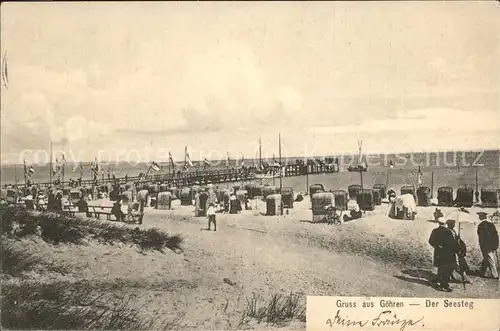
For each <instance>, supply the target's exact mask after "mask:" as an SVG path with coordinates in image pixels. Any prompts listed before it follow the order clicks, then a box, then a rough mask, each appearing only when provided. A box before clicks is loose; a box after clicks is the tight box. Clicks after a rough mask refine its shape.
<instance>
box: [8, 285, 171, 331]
mask: <svg viewBox="0 0 500 331" xmlns="http://www.w3.org/2000/svg"><path fill="white" fill-rule="evenodd" d="M82 285H84V284H72V283H68V282H55V283H51V284H42V283H38V282H32V283H29V282H23V283H22V284H6V285H4V286H2V289H1V294H2V311H1V319H2V326H3V327H4V328H7V329H47V330H152V329H155V330H166V329H174V328H176V327H178V325H175V323H172V321H169V322H166V321H155V320H151V319H145V318H143V317H141V316H140V309H139V308H136V309H133V308H130V307H131V306H132V304H131V303H132V300H133V297H132V296H131V295H130V293H124V294H116V293H112V292H99V291H96V290H95V289H93V290H92V291H89V288H88V287H87V286H82Z"/></svg>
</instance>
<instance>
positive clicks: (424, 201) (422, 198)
mask: <svg viewBox="0 0 500 331" xmlns="http://www.w3.org/2000/svg"><path fill="white" fill-rule="evenodd" d="M417 202H418V205H419V206H424V207H427V206H430V205H431V189H430V188H429V187H427V186H420V187H419V188H418V189H417Z"/></svg>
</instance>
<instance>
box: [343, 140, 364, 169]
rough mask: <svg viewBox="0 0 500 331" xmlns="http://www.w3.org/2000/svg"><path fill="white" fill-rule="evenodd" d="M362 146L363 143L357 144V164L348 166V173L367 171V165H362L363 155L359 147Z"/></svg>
mask: <svg viewBox="0 0 500 331" xmlns="http://www.w3.org/2000/svg"><path fill="white" fill-rule="evenodd" d="M362 145H363V141H359V142H358V148H359V155H358V164H357V165H350V166H349V167H348V168H347V171H349V172H366V171H368V165H367V164H365V163H363V153H362V152H361V146H362Z"/></svg>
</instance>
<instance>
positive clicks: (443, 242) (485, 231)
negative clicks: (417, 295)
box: [429, 212, 499, 292]
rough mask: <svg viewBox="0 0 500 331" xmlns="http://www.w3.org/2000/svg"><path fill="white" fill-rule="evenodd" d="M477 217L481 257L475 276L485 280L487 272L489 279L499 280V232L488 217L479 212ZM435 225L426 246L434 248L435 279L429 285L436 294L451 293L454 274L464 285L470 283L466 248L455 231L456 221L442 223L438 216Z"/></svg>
mask: <svg viewBox="0 0 500 331" xmlns="http://www.w3.org/2000/svg"><path fill="white" fill-rule="evenodd" d="M477 215H478V217H479V220H480V223H479V225H478V227H477V235H478V239H479V247H480V249H481V253H482V255H483V261H482V263H481V267H480V268H479V272H478V274H479V276H481V277H487V272H488V270H489V271H490V277H491V278H493V279H498V269H497V264H498V257H497V250H498V244H499V238H498V231H497V229H496V227H495V224H493V222H492V219H493V218H492V217H490V218H488V214H487V213H485V212H478V213H477ZM492 216H493V215H492ZM438 223H439V226H438V227H437V228H435V229H434V230H432V233H431V235H430V238H429V244H430V245H431V246H432V247H433V248H434V258H433V264H434V266H435V267H437V278H436V279H433V280H432V283H433V285H434V286H435V287H436V288H437V289H439V290H442V291H446V292H451V291H452V289H451V287H450V281H451V280H454V279H456V277H455V274H456V273H457V272H458V273H459V274H460V276H461V277H462V278H463V279H462V281H463V282H464V283H470V281H469V279H467V274H471V270H470V268H469V266H468V264H467V262H466V261H465V256H466V252H467V247H466V244H465V242H464V241H463V240H462V239H461V238H460V236H459V235H457V233H456V231H455V224H456V220H453V219H448V220H445V219H444V217H442V216H441V217H439V218H438Z"/></svg>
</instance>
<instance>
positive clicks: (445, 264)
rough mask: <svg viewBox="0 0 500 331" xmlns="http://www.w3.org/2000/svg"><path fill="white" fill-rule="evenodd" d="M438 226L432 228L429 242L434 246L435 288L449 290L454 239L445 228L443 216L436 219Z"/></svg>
mask: <svg viewBox="0 0 500 331" xmlns="http://www.w3.org/2000/svg"><path fill="white" fill-rule="evenodd" d="M438 222H439V226H438V227H437V228H435V229H434V230H432V233H431V236H430V238H429V244H430V245H431V246H432V247H433V248H434V266H435V267H437V268H438V270H437V288H438V289H440V290H443V291H446V292H451V291H452V289H451V288H450V275H451V273H452V271H453V270H454V269H455V267H456V256H455V254H456V251H457V249H456V246H457V245H456V241H455V239H454V238H453V233H452V232H451V231H450V230H449V229H447V228H446V226H445V220H444V218H442V217H440V218H439V219H438Z"/></svg>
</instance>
